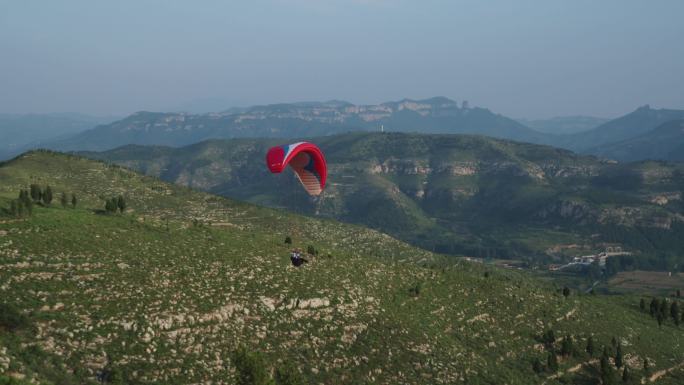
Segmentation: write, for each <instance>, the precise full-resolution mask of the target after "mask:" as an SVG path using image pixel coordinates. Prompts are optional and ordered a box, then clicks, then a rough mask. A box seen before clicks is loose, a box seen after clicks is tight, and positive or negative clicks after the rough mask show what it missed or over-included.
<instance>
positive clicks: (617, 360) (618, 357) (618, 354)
mask: <svg viewBox="0 0 684 385" xmlns="http://www.w3.org/2000/svg"><path fill="white" fill-rule="evenodd" d="M615 367H616V368H618V369H620V368H621V367H622V344H618V346H617V350H616V352H615Z"/></svg>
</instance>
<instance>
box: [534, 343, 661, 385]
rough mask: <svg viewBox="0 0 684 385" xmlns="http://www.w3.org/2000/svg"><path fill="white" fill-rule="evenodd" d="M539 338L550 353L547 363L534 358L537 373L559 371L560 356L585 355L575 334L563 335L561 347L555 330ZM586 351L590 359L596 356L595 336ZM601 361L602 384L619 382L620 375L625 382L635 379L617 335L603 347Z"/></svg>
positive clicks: (587, 344) (608, 384)
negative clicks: (558, 344)
mask: <svg viewBox="0 0 684 385" xmlns="http://www.w3.org/2000/svg"><path fill="white" fill-rule="evenodd" d="M539 340H540V341H541V342H542V343H543V344H544V347H545V348H546V350H547V351H548V355H547V358H546V364H544V363H542V360H541V359H540V358H538V357H537V358H535V359H534V361H533V362H532V370H534V372H535V373H543V372H544V371H547V370H548V371H550V372H553V373H555V372H557V371H558V357H559V356H561V357H563V358H569V357H582V356H583V353H582V352H581V351H580V350H579V347H578V346H577V344H576V343H575V340H574V338H573V336H572V335H570V334H567V335H566V336H565V337H563V339H562V340H561V343H560V348H558V347H557V346H556V345H557V344H556V336H555V334H554V332H553V330H547V331H545V332H544V333H543V334H542V335H541V336H540V337H539ZM584 352H585V353H586V356H587V357H588V358H589V359H592V358H593V357H595V355H596V353H597V351H596V343H595V342H594V337H592V336H589V338H587V343H586V346H585V348H584ZM611 359H612V362H611ZM599 362H600V367H599V371H598V374H599V376H600V380H601V383H602V384H604V385H612V384H617V383H618V382H619V378H620V377H621V379H622V382H624V383H631V382H632V381H633V379H632V373H631V369H630V368H628V367H627V366H626V365H625V362H624V356H623V352H622V344H620V342H619V341H618V340H617V339H616V338H615V337H613V339H612V341H611V344H610V346H604V347H603V353H602V354H601V357H600V361H599ZM620 370H622V372H621V373H620ZM648 370H649V364H648V360H644V372H645V373H648Z"/></svg>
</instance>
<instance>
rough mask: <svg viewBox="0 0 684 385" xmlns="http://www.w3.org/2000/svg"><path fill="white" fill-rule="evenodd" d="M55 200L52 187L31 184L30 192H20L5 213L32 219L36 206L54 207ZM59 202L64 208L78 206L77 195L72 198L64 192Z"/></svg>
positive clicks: (23, 190)
mask: <svg viewBox="0 0 684 385" xmlns="http://www.w3.org/2000/svg"><path fill="white" fill-rule="evenodd" d="M53 198H54V193H53V191H52V188H51V187H50V186H45V187H44V188H42V187H41V186H39V185H37V184H31V185H30V186H29V189H28V190H26V189H21V190H19V195H18V197H17V198H16V199H13V200H12V201H10V205H9V208H7V209H5V210H4V211H5V212H6V213H7V214H8V215H10V216H12V217H15V218H25V217H30V216H31V215H33V208H34V206H35V205H40V206H43V207H49V206H51V205H52V201H53ZM59 201H60V204H61V205H62V207H64V208H67V207H69V206H71V207H72V208H76V205H77V204H78V198H76V194H71V196H69V194H67V193H65V192H62V194H61V196H60V200H59Z"/></svg>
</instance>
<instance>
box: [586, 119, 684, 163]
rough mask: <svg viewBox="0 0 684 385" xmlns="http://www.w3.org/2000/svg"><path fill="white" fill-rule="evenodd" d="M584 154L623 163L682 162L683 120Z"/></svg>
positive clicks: (683, 149) (665, 124) (683, 152)
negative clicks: (652, 160) (645, 160)
mask: <svg viewBox="0 0 684 385" xmlns="http://www.w3.org/2000/svg"><path fill="white" fill-rule="evenodd" d="M586 152H587V153H591V154H595V155H600V156H602V157H605V158H610V159H616V160H619V161H623V162H630V161H634V160H640V159H657V160H667V161H674V162H684V119H681V120H673V121H670V122H667V123H664V124H662V125H660V126H659V127H657V128H655V129H653V130H651V131H648V132H647V133H645V134H643V135H639V136H637V137H634V138H631V139H627V140H624V141H620V142H617V143H612V144H609V145H605V146H599V147H595V148H591V149H589V150H587V151H586Z"/></svg>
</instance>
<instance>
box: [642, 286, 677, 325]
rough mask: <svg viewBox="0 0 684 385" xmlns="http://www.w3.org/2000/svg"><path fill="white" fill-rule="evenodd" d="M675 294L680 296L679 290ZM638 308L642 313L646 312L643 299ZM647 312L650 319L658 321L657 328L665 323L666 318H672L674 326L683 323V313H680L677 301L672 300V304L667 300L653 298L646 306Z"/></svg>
mask: <svg viewBox="0 0 684 385" xmlns="http://www.w3.org/2000/svg"><path fill="white" fill-rule="evenodd" d="M677 293H678V295H681V292H680V291H679V290H677ZM639 308H640V309H641V311H643V312H645V311H646V300H645V299H643V298H642V299H641V302H639ZM648 312H649V314H650V315H651V317H653V318H655V319H656V320H657V321H658V326H662V325H663V322H665V321H666V320H667V319H668V318H672V322H674V324H675V325H677V326H679V324H680V323H683V322H684V312H681V311H680V309H679V301H678V300H677V299H674V300H672V302H670V301H668V300H667V298H663V299H662V300H658V298H653V299H651V302H650V304H649V305H648Z"/></svg>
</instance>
